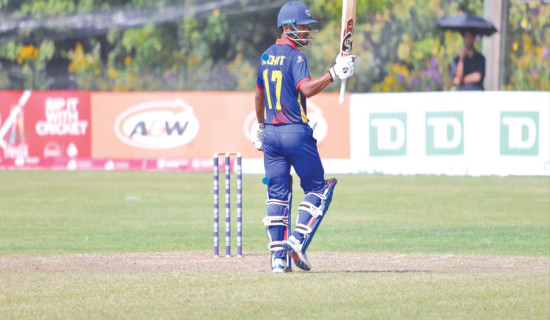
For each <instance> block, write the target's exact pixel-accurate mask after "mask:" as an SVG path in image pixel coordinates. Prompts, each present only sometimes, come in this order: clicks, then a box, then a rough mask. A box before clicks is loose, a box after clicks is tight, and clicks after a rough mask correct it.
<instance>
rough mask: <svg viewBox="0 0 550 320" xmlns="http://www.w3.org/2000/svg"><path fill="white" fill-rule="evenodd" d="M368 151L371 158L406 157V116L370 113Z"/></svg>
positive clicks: (401, 114)
mask: <svg viewBox="0 0 550 320" xmlns="http://www.w3.org/2000/svg"><path fill="white" fill-rule="evenodd" d="M369 135H370V139H369V151H370V155H371V156H373V157H377V156H378V157H384V156H390V157H391V156H406V155H407V114H406V113H405V112H396V113H371V114H370V120H369Z"/></svg>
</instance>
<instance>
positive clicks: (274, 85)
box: [253, 1, 355, 273]
mask: <svg viewBox="0 0 550 320" xmlns="http://www.w3.org/2000/svg"><path fill="white" fill-rule="evenodd" d="M315 24H317V21H315V20H313V18H312V15H311V12H310V11H309V8H308V7H307V5H305V4H304V3H302V2H300V1H291V2H288V3H286V4H285V5H283V6H282V8H281V9H280V11H279V15H278V18H277V27H278V28H279V30H280V32H281V37H280V38H279V39H277V41H276V42H275V44H273V45H271V46H270V47H269V48H268V49H267V50H266V51H265V52H264V53H263V54H262V56H261V61H260V65H259V68H258V76H257V80H256V96H255V107H256V116H257V120H258V129H257V131H256V133H255V137H254V138H253V140H254V141H253V142H254V146H255V147H256V149H258V150H262V151H263V152H264V168H265V177H266V181H267V196H268V199H267V202H266V208H267V216H266V217H265V218H264V219H263V222H264V225H265V227H266V231H267V237H268V240H269V244H268V248H269V249H270V251H271V268H272V270H273V272H274V273H282V272H288V271H291V264H290V258H292V260H294V264H295V265H296V266H297V267H298V268H300V269H303V270H310V269H311V264H310V263H309V260H308V258H307V255H306V250H307V247H308V246H309V243H310V242H311V240H312V238H313V235H314V234H315V232H316V231H317V227H318V226H319V224H320V222H321V220H322V218H323V216H324V215H325V213H326V211H327V210H328V207H329V204H330V201H331V199H332V192H333V190H334V187H335V185H336V182H337V181H336V179H328V180H325V177H324V169H323V165H322V163H321V158H320V157H319V152H318V150H317V140H315V138H314V137H313V130H312V129H311V127H310V126H309V125H308V121H309V120H308V118H307V105H306V98H309V97H312V96H314V95H316V94H317V93H319V92H321V91H322V90H323V89H325V88H326V87H327V86H328V85H329V84H331V83H332V82H334V80H336V79H338V78H339V79H347V78H349V77H351V76H352V75H353V69H354V64H355V56H353V55H349V56H341V55H338V56H337V58H336V64H335V65H334V66H333V67H332V68H330V69H329V70H328V71H327V72H326V73H325V74H324V75H322V76H320V77H318V78H315V79H311V76H310V73H309V68H308V64H307V59H306V56H305V55H304V53H303V52H302V51H301V50H300V48H302V47H311V46H313V44H314V41H315V34H316V32H317V30H312V29H311V27H312V25H315ZM291 167H293V168H294V170H295V171H296V174H297V175H298V176H299V177H300V186H301V188H302V189H303V191H304V194H305V198H304V201H303V202H301V204H300V206H299V208H298V217H297V220H296V228H295V230H294V232H293V233H292V235H289V234H288V230H289V228H288V224H289V221H288V216H289V210H290V205H291V203H290V201H289V200H290V196H289V195H290V181H289V179H290V169H291Z"/></svg>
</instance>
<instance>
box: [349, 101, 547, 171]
mask: <svg viewBox="0 0 550 320" xmlns="http://www.w3.org/2000/svg"><path fill="white" fill-rule="evenodd" d="M549 109H550V92H517V91H514V92H506V91H502V92H457V91H453V92H426V93H381V94H353V95H351V101H350V147H351V149H350V157H351V162H352V166H351V167H353V168H354V169H355V170H354V172H365V173H382V174H444V175H473V176H483V175H549V174H550V125H549V122H550V113H549Z"/></svg>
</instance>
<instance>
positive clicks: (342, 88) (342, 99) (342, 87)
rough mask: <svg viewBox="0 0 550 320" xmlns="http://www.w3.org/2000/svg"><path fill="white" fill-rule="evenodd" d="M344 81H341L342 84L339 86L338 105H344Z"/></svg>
mask: <svg viewBox="0 0 550 320" xmlns="http://www.w3.org/2000/svg"><path fill="white" fill-rule="evenodd" d="M346 80H347V79H343V80H342V84H340V97H339V98H338V102H339V103H340V104H342V103H344V100H345V98H346Z"/></svg>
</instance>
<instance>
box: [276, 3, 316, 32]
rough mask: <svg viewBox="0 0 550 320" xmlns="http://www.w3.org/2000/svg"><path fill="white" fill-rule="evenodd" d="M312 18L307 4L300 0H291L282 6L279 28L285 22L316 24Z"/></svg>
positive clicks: (278, 19)
mask: <svg viewBox="0 0 550 320" xmlns="http://www.w3.org/2000/svg"><path fill="white" fill-rule="evenodd" d="M316 23H317V21H316V20H313V19H312V18H311V11H309V8H308V6H307V5H305V4H304V3H303V2H300V1H291V2H288V3H286V4H285V5H283V6H282V7H281V10H280V11H279V16H278V17H277V28H281V27H282V26H283V25H285V24H295V25H308V24H316Z"/></svg>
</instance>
